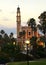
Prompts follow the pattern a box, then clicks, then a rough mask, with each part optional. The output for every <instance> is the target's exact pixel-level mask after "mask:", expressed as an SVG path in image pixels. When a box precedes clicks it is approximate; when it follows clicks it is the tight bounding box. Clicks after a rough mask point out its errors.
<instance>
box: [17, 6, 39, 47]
mask: <svg viewBox="0 0 46 65" xmlns="http://www.w3.org/2000/svg"><path fill="white" fill-rule="evenodd" d="M16 19H17V20H16V22H17V43H18V44H19V45H20V46H21V47H24V45H25V40H27V39H28V40H30V38H32V36H37V37H38V33H37V31H36V32H33V30H32V28H31V27H30V26H21V12H20V8H19V7H18V8H17V16H16ZM22 31H25V34H24V35H23V36H21V34H19V33H20V32H22Z"/></svg>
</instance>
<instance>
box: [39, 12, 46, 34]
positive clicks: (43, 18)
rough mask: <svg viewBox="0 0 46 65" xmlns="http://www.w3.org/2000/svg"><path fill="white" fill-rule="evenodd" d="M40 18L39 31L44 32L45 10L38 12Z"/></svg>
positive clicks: (45, 30) (45, 24)
mask: <svg viewBox="0 0 46 65" xmlns="http://www.w3.org/2000/svg"><path fill="white" fill-rule="evenodd" d="M38 18H39V19H40V21H39V22H40V26H41V31H42V32H43V33H44V34H46V11H44V12H43V13H41V14H40V16H39V17H38Z"/></svg>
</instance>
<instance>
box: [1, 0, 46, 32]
mask: <svg viewBox="0 0 46 65" xmlns="http://www.w3.org/2000/svg"><path fill="white" fill-rule="evenodd" d="M18 5H19V7H20V10H21V21H22V24H23V25H26V22H27V21H28V19H30V18H35V19H36V22H37V21H38V16H39V15H40V14H41V13H42V12H44V11H46V0H0V30H1V29H4V30H5V31H6V32H8V33H10V32H13V33H16V11H17V7H18Z"/></svg>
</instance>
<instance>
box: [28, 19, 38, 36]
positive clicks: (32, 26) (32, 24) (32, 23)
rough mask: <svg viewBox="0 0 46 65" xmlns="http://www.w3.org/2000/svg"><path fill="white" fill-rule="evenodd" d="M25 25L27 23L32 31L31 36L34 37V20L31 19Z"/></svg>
mask: <svg viewBox="0 0 46 65" xmlns="http://www.w3.org/2000/svg"><path fill="white" fill-rule="evenodd" d="M27 23H28V26H30V27H31V28H32V30H33V36H34V31H36V30H37V28H36V21H35V19H34V18H31V19H30V20H29V21H28V22H27Z"/></svg>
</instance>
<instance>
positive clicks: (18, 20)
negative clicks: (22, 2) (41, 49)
mask: <svg viewBox="0 0 46 65" xmlns="http://www.w3.org/2000/svg"><path fill="white" fill-rule="evenodd" d="M20 29H21V15H20V8H19V7H18V8H17V40H18V38H19V32H20Z"/></svg>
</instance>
